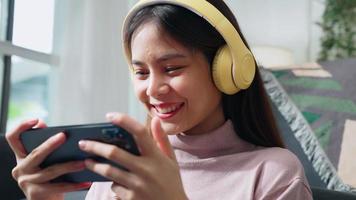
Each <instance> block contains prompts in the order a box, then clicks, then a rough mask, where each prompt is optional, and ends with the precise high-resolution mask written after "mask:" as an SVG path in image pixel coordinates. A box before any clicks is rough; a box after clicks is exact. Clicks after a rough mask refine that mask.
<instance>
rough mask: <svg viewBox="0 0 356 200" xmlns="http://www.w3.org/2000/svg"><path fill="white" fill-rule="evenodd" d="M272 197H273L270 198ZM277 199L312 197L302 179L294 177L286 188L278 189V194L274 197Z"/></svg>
mask: <svg viewBox="0 0 356 200" xmlns="http://www.w3.org/2000/svg"><path fill="white" fill-rule="evenodd" d="M271 199H273V198H271ZM274 199H278V200H284V199H286V200H287V199H288V200H293V199H295V200H297V199H303V200H309V199H313V197H312V193H311V191H310V189H309V187H308V186H307V185H306V184H305V183H304V181H303V180H302V179H299V178H298V179H295V180H293V181H292V182H291V184H289V185H288V186H287V187H286V188H284V189H283V190H281V191H280V193H279V194H277V195H276V198H274Z"/></svg>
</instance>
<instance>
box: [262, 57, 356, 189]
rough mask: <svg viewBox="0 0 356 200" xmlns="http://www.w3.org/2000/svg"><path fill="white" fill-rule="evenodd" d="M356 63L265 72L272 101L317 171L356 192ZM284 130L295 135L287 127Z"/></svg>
mask: <svg viewBox="0 0 356 200" xmlns="http://www.w3.org/2000/svg"><path fill="white" fill-rule="evenodd" d="M355 66H356V59H347V60H339V61H333V62H324V63H320V65H306V67H305V66H297V69H296V68H294V69H289V68H290V67H288V69H285V70H283V69H282V70H278V71H269V70H265V69H261V70H260V72H261V75H262V79H263V81H264V84H265V87H266V90H267V93H268V95H269V96H270V99H271V101H272V104H273V105H274V106H275V107H276V110H278V111H277V112H279V113H280V115H281V116H282V119H284V120H285V121H286V123H287V124H288V125H289V127H290V130H291V132H292V134H293V138H295V139H296V141H297V142H298V143H299V144H298V145H299V147H300V148H301V149H302V151H303V153H304V155H305V156H306V157H307V160H308V161H309V162H310V164H311V165H312V167H313V168H314V170H315V172H316V173H317V174H318V175H319V176H320V179H321V180H322V181H323V182H324V183H325V184H326V187H327V188H328V189H332V190H340V191H351V192H356V190H355V187H356V183H355V182H354V180H355V181H356V173H353V172H354V171H355V170H356V168H355V167H356V165H355V164H354V163H355V162H352V161H353V157H352V154H351V152H355V150H356V149H355V146H356V145H354V143H355V142H353V141H356V140H352V138H353V137H355V136H356V134H352V132H354V130H355V128H354V127H355V122H356V104H355V102H356V87H354V86H355V85H356V81H355V80H353V77H355V76H356V67H355ZM279 121H281V119H279ZM282 134H283V135H284V138H288V137H289V138H291V136H290V133H286V131H284V130H283V131H282ZM286 134H289V135H286ZM286 143H288V141H287V142H286ZM287 146H288V144H287ZM299 154H300V153H299ZM302 162H303V161H302ZM304 163H305V161H304ZM309 181H310V180H309ZM320 186H321V185H319V187H320Z"/></svg>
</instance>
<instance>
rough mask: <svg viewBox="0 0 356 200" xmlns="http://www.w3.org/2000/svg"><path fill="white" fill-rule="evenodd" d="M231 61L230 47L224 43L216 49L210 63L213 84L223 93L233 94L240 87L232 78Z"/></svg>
mask: <svg viewBox="0 0 356 200" xmlns="http://www.w3.org/2000/svg"><path fill="white" fill-rule="evenodd" d="M232 70H233V61H232V58H231V53H230V49H229V47H228V46H227V45H224V46H222V47H220V48H219V49H218V51H217V52H216V54H215V57H214V60H213V64H212V74H213V80H214V83H215V86H216V87H217V88H218V89H219V90H220V91H221V92H223V93H225V94H229V95H232V94H235V93H237V92H238V91H239V90H240V89H239V88H238V87H236V85H235V83H234V78H233V71H232Z"/></svg>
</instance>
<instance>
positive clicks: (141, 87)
mask: <svg viewBox="0 0 356 200" xmlns="http://www.w3.org/2000/svg"><path fill="white" fill-rule="evenodd" d="M133 86H134V92H135V95H136V97H137V98H138V99H139V100H140V101H141V102H142V103H144V102H146V101H147V94H146V89H147V87H146V86H145V81H138V80H134V81H133Z"/></svg>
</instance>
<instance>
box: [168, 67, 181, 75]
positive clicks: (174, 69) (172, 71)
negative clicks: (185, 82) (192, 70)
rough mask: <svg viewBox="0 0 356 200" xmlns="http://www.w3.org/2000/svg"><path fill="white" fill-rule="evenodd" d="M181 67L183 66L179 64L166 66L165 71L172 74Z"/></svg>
mask: <svg viewBox="0 0 356 200" xmlns="http://www.w3.org/2000/svg"><path fill="white" fill-rule="evenodd" d="M180 69H182V67H178V66H175V67H166V68H165V71H166V72H167V73H169V74H172V73H174V72H177V71H179V70H180Z"/></svg>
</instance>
